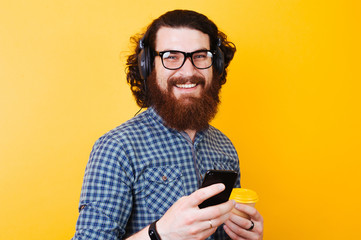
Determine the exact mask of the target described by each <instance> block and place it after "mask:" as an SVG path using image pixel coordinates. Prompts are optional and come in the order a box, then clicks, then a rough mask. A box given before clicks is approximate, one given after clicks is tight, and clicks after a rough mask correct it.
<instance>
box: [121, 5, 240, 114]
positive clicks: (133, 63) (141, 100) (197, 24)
mask: <svg viewBox="0 0 361 240" xmlns="http://www.w3.org/2000/svg"><path fill="white" fill-rule="evenodd" d="M161 27H171V28H181V27H185V28H190V29H196V30H199V31H201V32H203V33H205V34H208V36H209V39H210V47H211V49H216V48H217V45H218V44H219V41H220V42H221V44H220V46H219V48H220V49H221V51H222V52H223V55H224V71H223V73H222V75H221V76H220V77H219V79H220V81H221V85H223V84H225V83H226V77H227V71H226V70H227V67H228V65H229V63H230V62H231V60H232V59H233V56H234V53H235V52H236V47H235V45H234V44H233V43H232V42H229V41H228V40H227V36H226V35H225V34H224V33H223V32H221V31H220V30H218V28H217V26H216V25H215V24H214V23H213V22H212V21H211V20H209V19H208V18H207V17H206V16H205V15H203V14H200V13H197V12H195V11H190V10H173V11H169V12H167V13H165V14H163V15H162V16H160V17H159V18H157V19H155V20H154V21H153V22H152V23H151V24H150V25H149V26H148V28H147V30H146V32H145V33H144V34H141V35H139V34H138V35H135V36H133V37H131V41H132V42H133V43H134V44H135V46H136V47H135V49H134V53H133V54H131V55H130V56H129V57H128V59H127V63H126V65H127V67H126V73H127V82H128V84H130V89H131V91H132V93H133V95H134V97H135V99H136V101H137V104H138V105H139V106H140V107H149V106H151V102H150V99H148V98H147V96H148V93H147V91H148V89H147V88H146V81H145V80H144V79H143V78H142V76H141V73H140V70H139V57H140V56H139V54H140V52H141V51H142V49H143V48H147V49H148V51H149V55H150V56H149V57H150V59H149V60H150V64H151V66H153V62H154V55H153V49H155V40H156V34H157V32H158V30H159V29H160V28H161ZM140 40H142V41H141V42H142V44H143V46H140ZM152 69H153V68H152ZM213 69H214V68H213ZM213 72H214V73H215V74H217V72H216V71H213Z"/></svg>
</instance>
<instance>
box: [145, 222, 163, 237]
mask: <svg viewBox="0 0 361 240" xmlns="http://www.w3.org/2000/svg"><path fill="white" fill-rule="evenodd" d="M157 222H158V220H157V221H154V222H153V223H152V224H150V226H149V229H148V234H149V237H150V239H151V240H161V239H160V237H159V234H158V232H157V227H156V226H155V224H156V223H157Z"/></svg>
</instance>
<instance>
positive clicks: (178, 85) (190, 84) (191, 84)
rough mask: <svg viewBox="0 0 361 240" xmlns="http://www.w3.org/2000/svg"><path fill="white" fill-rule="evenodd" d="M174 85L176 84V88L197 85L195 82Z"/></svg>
mask: <svg viewBox="0 0 361 240" xmlns="http://www.w3.org/2000/svg"><path fill="white" fill-rule="evenodd" d="M176 86H177V87H178V88H194V87H195V86H197V84H195V83H189V84H177V85H176Z"/></svg>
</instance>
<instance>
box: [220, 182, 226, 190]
mask: <svg viewBox="0 0 361 240" xmlns="http://www.w3.org/2000/svg"><path fill="white" fill-rule="evenodd" d="M218 188H219V190H224V189H225V188H226V186H224V184H223V183H221V184H219V185H218Z"/></svg>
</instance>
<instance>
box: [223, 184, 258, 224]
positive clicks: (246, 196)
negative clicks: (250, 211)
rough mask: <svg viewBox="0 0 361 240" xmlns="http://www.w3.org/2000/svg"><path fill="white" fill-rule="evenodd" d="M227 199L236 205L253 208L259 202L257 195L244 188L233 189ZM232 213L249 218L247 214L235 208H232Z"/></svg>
mask: <svg viewBox="0 0 361 240" xmlns="http://www.w3.org/2000/svg"><path fill="white" fill-rule="evenodd" d="M229 199H233V200H235V201H236V202H238V203H241V204H246V205H249V206H252V207H254V206H255V204H256V202H258V200H259V198H258V194H257V193H256V192H255V191H253V190H251V189H246V188H233V190H232V193H231V196H230V197H229ZM232 212H233V213H235V214H237V215H239V216H241V217H244V218H248V219H249V218H250V217H249V216H248V215H247V214H245V213H244V212H241V211H239V210H237V209H236V208H233V210H232Z"/></svg>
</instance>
